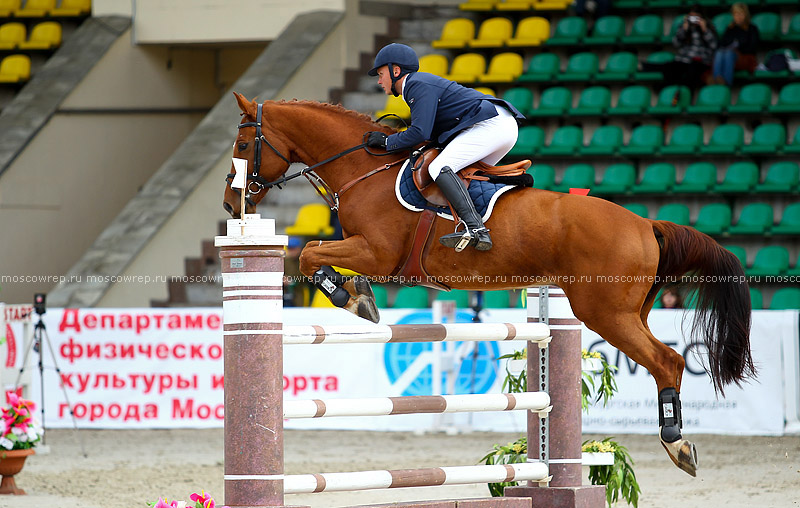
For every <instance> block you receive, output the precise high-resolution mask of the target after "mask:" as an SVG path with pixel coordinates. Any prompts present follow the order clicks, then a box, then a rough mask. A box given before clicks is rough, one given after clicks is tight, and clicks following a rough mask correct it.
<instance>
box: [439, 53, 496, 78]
mask: <svg viewBox="0 0 800 508" xmlns="http://www.w3.org/2000/svg"><path fill="white" fill-rule="evenodd" d="M484 71H486V59H485V58H484V57H483V55H479V54H478V53H462V54H460V55H458V56H457V57H455V58H454V59H453V65H452V66H450V74H447V75H445V76H443V77H444V78H447V79H449V80H451V81H459V82H462V83H474V82H475V81H478V76H480V75H481V74H483V73H484Z"/></svg>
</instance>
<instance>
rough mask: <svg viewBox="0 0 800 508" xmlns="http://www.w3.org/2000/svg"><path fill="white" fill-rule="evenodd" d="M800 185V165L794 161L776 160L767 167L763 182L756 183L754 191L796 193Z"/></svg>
mask: <svg viewBox="0 0 800 508" xmlns="http://www.w3.org/2000/svg"><path fill="white" fill-rule="evenodd" d="M798 185H800V167H798V165H797V163H796V162H791V161H781V162H776V163H775V164H773V165H772V166H770V167H769V169H767V175H766V176H765V177H764V182H763V183H760V184H758V185H756V192H764V193H781V194H783V193H796V192H798V190H800V189H798Z"/></svg>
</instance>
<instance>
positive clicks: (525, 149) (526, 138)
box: [508, 125, 544, 157]
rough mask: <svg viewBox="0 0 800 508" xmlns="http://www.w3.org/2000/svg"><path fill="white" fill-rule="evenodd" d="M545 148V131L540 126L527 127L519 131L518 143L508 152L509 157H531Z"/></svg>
mask: <svg viewBox="0 0 800 508" xmlns="http://www.w3.org/2000/svg"><path fill="white" fill-rule="evenodd" d="M542 146H544V129H542V128H541V127H539V126H538V125H525V126H523V127H521V128H520V129H519V134H518V135H517V142H516V143H515V144H514V146H513V148H511V150H510V151H509V152H508V156H509V157H531V156H533V155H536V154H537V153H538V152H539V150H540V149H541V148H542Z"/></svg>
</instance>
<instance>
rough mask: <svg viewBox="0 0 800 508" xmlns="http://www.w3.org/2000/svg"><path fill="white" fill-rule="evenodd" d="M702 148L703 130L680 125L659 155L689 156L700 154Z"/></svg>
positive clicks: (696, 126) (692, 126)
mask: <svg viewBox="0 0 800 508" xmlns="http://www.w3.org/2000/svg"><path fill="white" fill-rule="evenodd" d="M702 146H703V128H702V127H700V126H699V125H695V124H691V123H690V124H684V125H680V126H678V127H676V128H675V130H673V131H672V136H671V137H670V140H669V143H668V144H667V145H666V146H664V148H662V149H661V153H663V154H670V155H690V154H695V153H699V152H700V148H701V147H702Z"/></svg>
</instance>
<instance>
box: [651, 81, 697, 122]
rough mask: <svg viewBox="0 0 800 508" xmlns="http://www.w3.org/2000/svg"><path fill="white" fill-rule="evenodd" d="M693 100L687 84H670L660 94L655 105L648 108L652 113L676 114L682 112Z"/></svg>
mask: <svg viewBox="0 0 800 508" xmlns="http://www.w3.org/2000/svg"><path fill="white" fill-rule="evenodd" d="M691 100H692V94H691V92H690V91H689V89H688V88H687V87H685V86H679V85H670V86H667V87H664V88H663V89H662V90H661V92H659V94H658V100H657V101H656V104H655V106H651V107H650V108H648V112H649V113H650V114H651V115H676V114H678V113H681V112H682V111H683V110H684V108H686V107H687V106H688V105H689V103H690V102H691Z"/></svg>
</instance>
